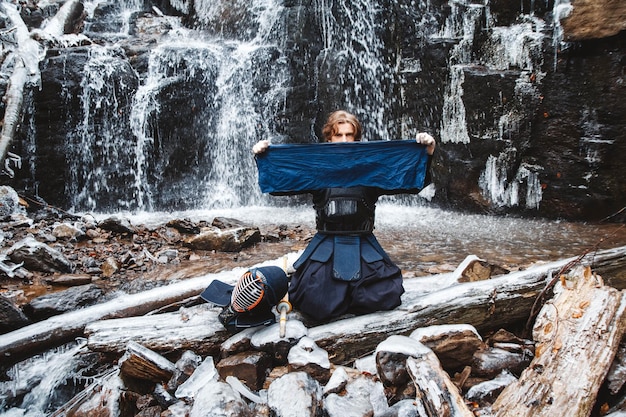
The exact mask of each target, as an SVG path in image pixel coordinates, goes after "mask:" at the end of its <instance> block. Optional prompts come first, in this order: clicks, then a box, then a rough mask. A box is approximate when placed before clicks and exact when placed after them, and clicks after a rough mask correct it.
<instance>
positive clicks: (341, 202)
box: [313, 187, 378, 234]
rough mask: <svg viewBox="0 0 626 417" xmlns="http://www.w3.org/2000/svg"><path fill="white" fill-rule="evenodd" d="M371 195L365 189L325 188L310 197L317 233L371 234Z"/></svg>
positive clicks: (374, 204) (373, 200)
mask: <svg viewBox="0 0 626 417" xmlns="http://www.w3.org/2000/svg"><path fill="white" fill-rule="evenodd" d="M377 199H378V195H375V194H373V193H372V192H371V190H369V189H368V188H366V187H352V188H329V189H326V190H322V191H320V192H318V193H316V194H314V197H313V203H314V207H315V211H316V226H317V230H318V231H320V232H330V233H335V234H355V233H356V234H363V233H371V232H372V231H373V230H374V213H375V210H376V201H377Z"/></svg>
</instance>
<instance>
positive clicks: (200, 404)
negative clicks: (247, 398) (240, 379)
mask: <svg viewBox="0 0 626 417" xmlns="http://www.w3.org/2000/svg"><path fill="white" fill-rule="evenodd" d="M246 411H248V406H247V405H246V403H245V402H244V401H243V400H242V399H241V396H240V395H239V393H238V392H236V391H235V390H233V389H232V387H231V386H230V385H229V384H227V383H226V382H221V381H215V380H212V381H209V382H208V383H207V384H205V385H204V386H202V387H201V388H200V390H199V391H198V392H197V395H196V397H195V399H194V403H193V406H192V407H191V411H190V413H189V417H206V416H212V417H221V416H224V417H238V416H242V415H246Z"/></svg>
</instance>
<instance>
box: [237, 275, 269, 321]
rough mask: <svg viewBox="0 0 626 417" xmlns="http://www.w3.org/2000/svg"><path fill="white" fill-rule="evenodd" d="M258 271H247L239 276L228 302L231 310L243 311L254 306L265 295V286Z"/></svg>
mask: <svg viewBox="0 0 626 417" xmlns="http://www.w3.org/2000/svg"><path fill="white" fill-rule="evenodd" d="M260 275H261V274H260V273H257V274H254V275H253V274H252V272H250V271H248V272H246V273H245V274H243V275H242V276H241V278H239V281H237V285H236V286H235V288H234V290H233V295H232V297H231V301H230V304H231V305H232V308H233V310H235V311H236V312H238V313H244V312H246V311H250V310H252V309H253V308H254V307H256V306H257V305H258V304H259V303H260V302H261V300H262V299H263V296H264V295H265V286H264V284H263V281H262V277H261V276H260Z"/></svg>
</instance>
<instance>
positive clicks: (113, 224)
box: [98, 217, 135, 235]
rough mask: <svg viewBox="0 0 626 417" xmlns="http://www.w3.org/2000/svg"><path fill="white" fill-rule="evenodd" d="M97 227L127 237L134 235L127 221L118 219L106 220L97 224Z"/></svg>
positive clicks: (131, 226) (133, 230)
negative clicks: (124, 234) (127, 235)
mask: <svg viewBox="0 0 626 417" xmlns="http://www.w3.org/2000/svg"><path fill="white" fill-rule="evenodd" d="M98 227H100V228H101V229H104V230H108V231H111V232H115V233H126V234H129V235H132V234H134V233H135V229H134V228H133V225H132V224H130V221H129V220H128V219H124V218H122V219H120V218H118V217H109V218H106V219H104V220H102V221H101V222H100V223H98Z"/></svg>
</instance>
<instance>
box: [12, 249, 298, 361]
mask: <svg viewBox="0 0 626 417" xmlns="http://www.w3.org/2000/svg"><path fill="white" fill-rule="evenodd" d="M289 256H291V258H289V259H288V262H289V261H291V262H293V261H294V260H295V259H296V258H297V256H298V254H297V253H294V254H290V255H289ZM283 264H284V260H283V258H282V257H281V258H279V259H277V260H273V261H268V262H266V263H263V264H262V265H263V266H265V265H275V266H282V265H283ZM246 270H247V269H246V268H236V269H233V270H231V271H226V272H220V273H217V274H208V275H204V276H200V277H196V278H190V279H186V280H184V281H181V282H177V283H175V284H171V285H168V286H165V287H158V288H154V289H152V290H149V291H144V292H142V293H138V294H130V295H129V294H122V295H120V296H118V297H117V298H115V299H113V300H111V301H108V302H105V303H102V304H98V305H94V306H90V307H86V308H83V309H81V310H76V311H72V312H70V313H66V314H62V315H58V316H54V317H50V318H49V319H47V320H43V321H41V322H38V323H34V324H31V325H29V326H26V327H22V328H20V329H17V330H14V331H12V332H9V333H6V334H3V335H2V337H0V357H1V358H2V362H1V364H2V365H1V366H10V364H11V363H15V362H16V361H19V360H21V359H23V358H26V357H28V356H32V354H34V353H37V352H41V351H43V350H45V349H49V348H51V347H54V346H59V345H61V344H63V343H65V342H68V341H70V340H72V339H74V338H76V337H80V336H82V335H83V331H84V329H85V326H86V325H87V324H89V323H93V322H96V321H99V320H103V319H107V318H121V317H134V316H141V315H144V314H147V313H150V312H151V311H154V310H157V309H160V308H163V307H165V306H168V305H172V304H174V303H177V302H180V301H181V300H185V299H188V298H190V297H197V296H198V295H199V294H200V293H201V292H202V291H203V290H204V289H205V288H206V287H207V286H208V285H209V284H210V283H211V282H212V281H213V280H214V279H219V280H221V281H224V282H229V283H231V284H234V283H235V282H237V279H238V278H239V277H240V276H241V274H243V273H244V272H245V271H246ZM158 320H159V319H158V318H157V321H158ZM216 323H217V324H219V322H216ZM142 332H143V330H141V331H140V332H139V333H140V334H141V333H142ZM124 349H125V347H124ZM121 351H123V349H122V350H120V352H121Z"/></svg>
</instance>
